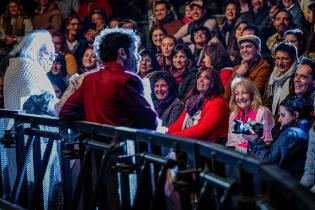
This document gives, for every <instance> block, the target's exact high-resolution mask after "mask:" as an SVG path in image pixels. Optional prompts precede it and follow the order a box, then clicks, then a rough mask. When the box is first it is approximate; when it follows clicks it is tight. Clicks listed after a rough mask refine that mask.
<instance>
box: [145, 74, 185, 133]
mask: <svg viewBox="0 0 315 210" xmlns="http://www.w3.org/2000/svg"><path fill="white" fill-rule="evenodd" d="M150 82H151V84H152V100H153V104H154V108H155V110H156V112H157V114H158V117H159V118H160V119H161V121H162V126H165V127H169V126H170V125H171V124H173V123H174V122H175V121H176V120H177V118H178V117H179V115H180V113H181V112H182V110H183V106H184V104H183V102H182V101H181V100H179V99H178V98H177V94H178V86H177V84H176V81H175V79H174V78H173V77H172V76H171V75H170V74H169V73H168V72H165V71H157V72H154V73H153V74H152V76H151V77H150Z"/></svg>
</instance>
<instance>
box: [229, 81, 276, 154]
mask: <svg viewBox="0 0 315 210" xmlns="http://www.w3.org/2000/svg"><path fill="white" fill-rule="evenodd" d="M230 110H231V114H230V118H229V133H228V141H227V143H226V146H227V147H232V148H234V149H236V150H238V151H240V152H243V153H247V145H248V136H246V135H243V134H239V133H235V126H236V122H235V120H239V121H241V122H243V123H245V124H255V123H261V124H263V129H264V132H263V136H262V139H263V141H264V142H266V144H267V145H269V144H270V142H271V141H272V136H271V129H272V128H273V126H274V119H273V116H272V114H271V112H270V111H269V109H268V108H267V107H264V106H262V101H261V97H260V93H259V91H258V89H257V87H256V86H255V84H254V83H253V82H252V81H250V80H248V79H242V80H241V81H240V82H238V83H236V84H235V86H234V87H233V89H232V96H231V100H230Z"/></svg>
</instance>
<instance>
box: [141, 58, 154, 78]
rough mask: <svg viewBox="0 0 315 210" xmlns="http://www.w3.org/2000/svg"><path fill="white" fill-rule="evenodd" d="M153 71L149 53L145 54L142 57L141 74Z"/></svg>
mask: <svg viewBox="0 0 315 210" xmlns="http://www.w3.org/2000/svg"><path fill="white" fill-rule="evenodd" d="M151 71H152V60H151V58H150V56H149V55H144V56H142V57H141V60H140V66H139V72H140V75H146V74H148V73H149V72H151Z"/></svg>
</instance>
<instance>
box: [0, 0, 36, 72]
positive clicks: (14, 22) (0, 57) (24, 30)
mask: <svg viewBox="0 0 315 210" xmlns="http://www.w3.org/2000/svg"><path fill="white" fill-rule="evenodd" d="M32 30H33V24H32V21H31V19H30V18H28V17H27V16H26V15H25V14H24V13H23V9H22V5H21V4H20V3H19V1H17V0H9V1H8V4H7V5H6V10H5V13H4V14H3V15H1V17H0V34H1V35H0V71H2V72H4V70H5V69H6V67H7V65H8V59H9V58H8V57H7V55H8V54H9V52H10V51H11V50H12V49H13V47H14V46H15V45H17V44H18V43H20V42H21V40H22V39H23V38H24V37H25V35H26V34H28V33H29V32H30V31H32Z"/></svg>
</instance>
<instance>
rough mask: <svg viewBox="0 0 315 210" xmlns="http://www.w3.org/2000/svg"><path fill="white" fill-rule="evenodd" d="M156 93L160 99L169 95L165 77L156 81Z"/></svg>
mask: <svg viewBox="0 0 315 210" xmlns="http://www.w3.org/2000/svg"><path fill="white" fill-rule="evenodd" d="M154 95H155V97H156V98H157V100H159V101H162V100H164V99H166V98H167V96H168V95H169V86H168V84H167V82H166V81H165V80H164V79H159V80H157V81H156V82H155V84H154Z"/></svg>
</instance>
